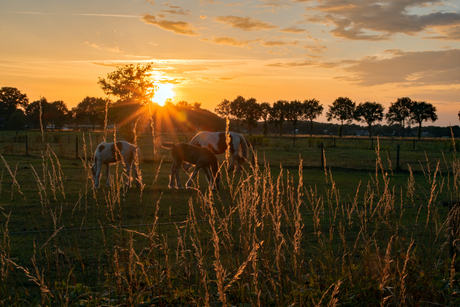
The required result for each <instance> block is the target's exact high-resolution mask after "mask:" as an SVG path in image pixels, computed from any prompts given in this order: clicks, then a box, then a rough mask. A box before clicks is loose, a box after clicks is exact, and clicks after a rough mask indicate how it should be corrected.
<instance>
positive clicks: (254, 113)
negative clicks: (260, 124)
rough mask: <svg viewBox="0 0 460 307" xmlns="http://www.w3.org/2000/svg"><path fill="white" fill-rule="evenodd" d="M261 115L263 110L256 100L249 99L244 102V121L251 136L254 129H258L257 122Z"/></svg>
mask: <svg viewBox="0 0 460 307" xmlns="http://www.w3.org/2000/svg"><path fill="white" fill-rule="evenodd" d="M261 115H262V109H261V107H260V105H259V104H258V103H257V100H256V99H255V98H249V99H247V100H246V101H245V102H244V104H243V117H242V120H243V123H245V124H247V125H248V128H249V134H250V135H252V128H256V127H257V121H258V120H259V118H260V116H261Z"/></svg>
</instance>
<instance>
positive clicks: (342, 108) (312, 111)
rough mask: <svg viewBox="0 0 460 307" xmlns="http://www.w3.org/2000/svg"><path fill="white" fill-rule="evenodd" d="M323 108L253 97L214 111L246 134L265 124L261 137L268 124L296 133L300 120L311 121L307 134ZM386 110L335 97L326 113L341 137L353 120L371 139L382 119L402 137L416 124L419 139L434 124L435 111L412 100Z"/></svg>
mask: <svg viewBox="0 0 460 307" xmlns="http://www.w3.org/2000/svg"><path fill="white" fill-rule="evenodd" d="M323 110H324V107H323V106H322V105H321V104H320V102H319V101H318V100H317V99H314V98H313V99H307V100H304V101H303V102H302V101H299V100H293V101H286V100H278V101H276V102H275V103H273V104H272V105H270V104H269V103H267V102H263V103H257V101H256V99H255V98H249V99H245V98H244V97H242V96H238V97H236V98H235V99H234V100H233V101H229V100H227V99H224V100H222V102H221V103H219V104H218V105H217V107H216V108H215V110H214V111H215V112H216V113H217V114H218V115H220V116H222V117H229V118H230V119H233V120H235V121H236V123H237V130H239V128H240V122H242V123H244V124H246V125H247V126H248V128H249V133H252V129H253V128H255V127H257V122H258V121H259V120H263V121H264V134H266V133H267V122H269V123H273V124H275V125H277V126H278V127H279V133H280V135H281V134H282V133H283V123H284V122H285V121H290V122H292V124H293V126H294V133H295V132H296V131H297V123H298V121H300V120H308V121H310V131H313V120H315V119H316V118H318V117H319V116H320V115H321V114H322V113H323ZM384 110H385V108H384V107H383V105H382V104H380V103H378V102H369V101H368V102H364V103H359V104H358V105H357V104H356V103H355V102H353V101H352V100H351V99H350V98H348V97H339V98H337V99H336V100H335V101H334V102H333V103H332V105H330V106H329V109H328V111H327V112H326V118H327V120H328V121H331V120H332V119H336V120H338V121H339V122H340V129H339V133H338V134H339V136H342V130H343V124H344V123H348V124H351V123H352V122H353V121H354V120H355V121H358V122H363V123H366V124H367V126H368V130H369V135H370V136H372V126H373V125H375V124H376V123H378V122H381V121H382V120H383V119H384V118H386V120H387V121H388V123H389V124H390V125H392V124H394V123H398V124H399V125H400V127H401V135H404V127H405V126H406V124H410V123H416V124H417V125H418V127H419V129H418V137H419V138H420V135H421V127H422V122H424V121H428V120H431V121H433V122H434V121H436V120H437V119H438V116H437V115H436V108H435V107H434V106H433V105H432V104H430V103H427V102H424V101H420V102H419V101H413V100H411V99H410V98H409V97H403V98H398V99H397V101H396V102H394V103H391V106H390V108H389V110H388V113H387V114H385V115H384Z"/></svg>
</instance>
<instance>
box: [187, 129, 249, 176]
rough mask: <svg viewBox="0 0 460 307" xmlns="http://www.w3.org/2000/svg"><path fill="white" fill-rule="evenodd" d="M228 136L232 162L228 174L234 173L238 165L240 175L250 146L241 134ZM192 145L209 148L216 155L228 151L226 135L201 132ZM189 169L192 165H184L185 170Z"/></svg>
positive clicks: (193, 139) (229, 133)
mask: <svg viewBox="0 0 460 307" xmlns="http://www.w3.org/2000/svg"><path fill="white" fill-rule="evenodd" d="M228 135H229V137H230V142H229V143H230V148H229V151H230V158H231V162H230V165H229V166H228V168H227V172H233V170H234V169H235V164H236V170H235V173H239V172H241V170H242V168H241V165H242V164H243V163H244V161H245V160H247V159H248V154H249V146H250V144H249V142H248V141H247V140H246V138H245V137H244V136H242V135H241V134H239V133H236V132H233V131H229V132H228ZM190 144H192V145H195V146H201V147H207V148H209V149H210V150H211V151H212V152H213V153H214V154H216V155H217V154H223V153H224V152H225V151H226V150H227V139H226V133H225V132H208V131H201V132H198V133H197V134H196V135H195V136H194V137H193V138H192V140H191V141H190ZM189 168H190V165H184V169H185V170H188V169H189Z"/></svg>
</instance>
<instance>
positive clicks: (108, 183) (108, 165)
mask: <svg viewBox="0 0 460 307" xmlns="http://www.w3.org/2000/svg"><path fill="white" fill-rule="evenodd" d="M106 166H107V167H106V169H105V176H106V177H107V181H106V183H105V185H106V186H108V187H110V164H108V163H107V164H106ZM101 168H102V165H101Z"/></svg>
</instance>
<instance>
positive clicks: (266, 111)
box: [260, 102, 271, 135]
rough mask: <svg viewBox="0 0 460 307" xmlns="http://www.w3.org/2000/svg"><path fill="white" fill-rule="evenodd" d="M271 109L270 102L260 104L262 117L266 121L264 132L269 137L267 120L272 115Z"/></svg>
mask: <svg viewBox="0 0 460 307" xmlns="http://www.w3.org/2000/svg"><path fill="white" fill-rule="evenodd" d="M270 109H271V106H270V104H269V103H268V102H262V103H261V104H260V117H261V118H262V119H263V120H264V130H263V134H264V135H267V133H268V123H267V120H268V117H269V115H270Z"/></svg>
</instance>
